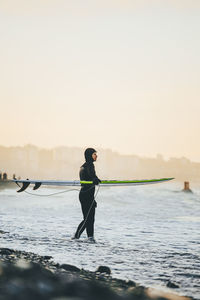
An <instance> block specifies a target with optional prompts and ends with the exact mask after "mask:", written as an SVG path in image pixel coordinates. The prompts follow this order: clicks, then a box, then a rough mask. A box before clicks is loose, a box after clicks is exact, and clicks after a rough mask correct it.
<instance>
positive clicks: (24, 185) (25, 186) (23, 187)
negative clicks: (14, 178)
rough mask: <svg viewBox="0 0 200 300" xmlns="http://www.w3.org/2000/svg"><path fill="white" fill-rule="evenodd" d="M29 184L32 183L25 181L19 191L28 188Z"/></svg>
mask: <svg viewBox="0 0 200 300" xmlns="http://www.w3.org/2000/svg"><path fill="white" fill-rule="evenodd" d="M29 184H30V182H27V181H23V183H22V187H21V189H19V190H18V191H17V192H18V193H21V192H23V191H25V190H26V189H27V187H28V186H29Z"/></svg>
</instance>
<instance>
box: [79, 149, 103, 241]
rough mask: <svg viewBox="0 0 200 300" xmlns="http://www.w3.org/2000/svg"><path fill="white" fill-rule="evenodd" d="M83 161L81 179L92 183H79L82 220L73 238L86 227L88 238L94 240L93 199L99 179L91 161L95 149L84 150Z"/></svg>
mask: <svg viewBox="0 0 200 300" xmlns="http://www.w3.org/2000/svg"><path fill="white" fill-rule="evenodd" d="M84 155H85V163H84V164H83V165H82V166H81V168H80V173H79V175H80V180H81V181H93V184H81V190H80V193H79V200H80V203H81V208H82V213H83V221H82V222H81V223H80V224H79V226H78V228H77V230H76V233H75V235H74V237H73V238H74V239H79V238H80V236H81V234H82V232H83V231H84V230H85V229H86V232H87V236H88V239H89V240H91V241H94V220H95V208H96V206H97V203H96V201H95V199H94V193H95V185H97V184H99V183H100V182H101V180H100V179H99V178H98V177H97V175H96V172H95V168H94V164H93V162H94V161H96V160H97V154H96V150H95V149H93V148H87V149H86V150H85V153H84Z"/></svg>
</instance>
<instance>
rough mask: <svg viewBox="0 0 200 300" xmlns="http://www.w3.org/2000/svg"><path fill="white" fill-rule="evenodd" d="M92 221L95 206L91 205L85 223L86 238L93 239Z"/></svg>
mask: <svg viewBox="0 0 200 300" xmlns="http://www.w3.org/2000/svg"><path fill="white" fill-rule="evenodd" d="M94 220H95V206H94V204H93V205H92V208H91V210H90V213H89V215H88V219H87V222H86V231H87V236H88V237H94Z"/></svg>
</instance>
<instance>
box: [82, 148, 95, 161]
mask: <svg viewBox="0 0 200 300" xmlns="http://www.w3.org/2000/svg"><path fill="white" fill-rule="evenodd" d="M84 155H85V160H86V161H87V162H93V161H96V160H97V151H96V150H95V149H94V148H87V149H86V150H85V153H84Z"/></svg>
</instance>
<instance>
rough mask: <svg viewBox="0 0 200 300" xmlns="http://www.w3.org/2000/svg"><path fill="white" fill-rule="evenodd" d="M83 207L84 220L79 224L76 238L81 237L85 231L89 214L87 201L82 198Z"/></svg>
mask: <svg viewBox="0 0 200 300" xmlns="http://www.w3.org/2000/svg"><path fill="white" fill-rule="evenodd" d="M81 209H82V213H83V221H82V222H81V223H80V224H79V225H78V228H77V230H76V233H75V236H74V237H75V238H76V239H79V238H80V236H81V234H82V233H83V231H84V230H85V228H86V220H85V219H86V216H87V212H88V205H87V202H86V201H84V200H82V201H81Z"/></svg>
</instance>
